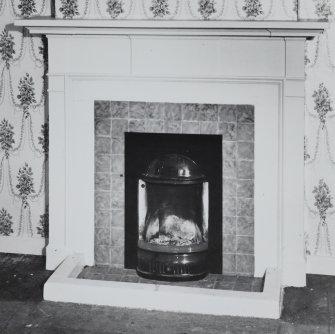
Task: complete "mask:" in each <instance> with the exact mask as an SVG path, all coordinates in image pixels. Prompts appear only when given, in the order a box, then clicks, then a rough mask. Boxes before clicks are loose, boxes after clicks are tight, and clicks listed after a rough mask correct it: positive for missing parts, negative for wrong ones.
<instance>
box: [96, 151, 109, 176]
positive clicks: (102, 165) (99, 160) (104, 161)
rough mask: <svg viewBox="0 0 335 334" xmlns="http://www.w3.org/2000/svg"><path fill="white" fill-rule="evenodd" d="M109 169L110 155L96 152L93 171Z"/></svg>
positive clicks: (107, 170) (106, 170)
mask: <svg viewBox="0 0 335 334" xmlns="http://www.w3.org/2000/svg"><path fill="white" fill-rule="evenodd" d="M110 170H111V156H110V154H96V155H95V172H97V173H101V172H102V173H103V172H105V173H106V172H109V171H110Z"/></svg>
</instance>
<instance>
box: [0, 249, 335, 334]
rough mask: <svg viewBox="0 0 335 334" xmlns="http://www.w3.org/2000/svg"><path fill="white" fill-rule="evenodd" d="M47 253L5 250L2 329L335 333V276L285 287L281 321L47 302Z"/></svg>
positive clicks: (0, 265)
mask: <svg viewBox="0 0 335 334" xmlns="http://www.w3.org/2000/svg"><path fill="white" fill-rule="evenodd" d="M43 268H44V258H43V257H38V256H23V255H9V254H0V333H1V334H7V333H13V334H14V333H15V334H20V333H46V334H54V333H59V334H67V333H90V334H93V333H98V334H100V333H101V334H104V333H112V334H122V333H134V334H142V333H143V334H157V333H160V334H174V333H175V334H193V333H195V334H212V333H213V334H249V333H250V334H272V333H275V334H291V333H299V334H312V333H313V334H323V333H327V334H335V277H330V276H318V275H309V276H308V286H307V287H306V288H287V289H285V298H284V310H283V313H282V318H281V319H280V320H266V319H252V318H237V317H218V316H199V315H192V314H178V313H168V312H156V311H144V310H132V309H121V308H113V307H102V306H89V305H78V304H63V303H52V302H46V301H43V300H42V299H43V298H42V286H43V283H44V282H45V281H46V280H47V278H48V277H49V276H50V275H51V272H50V271H46V270H44V269H43Z"/></svg>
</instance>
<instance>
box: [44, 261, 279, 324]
mask: <svg viewBox="0 0 335 334" xmlns="http://www.w3.org/2000/svg"><path fill="white" fill-rule="evenodd" d="M83 263H84V262H83V256H81V255H73V256H69V257H68V258H67V259H66V260H65V261H64V262H63V263H62V264H61V265H60V266H59V267H58V268H57V269H56V271H55V272H54V274H53V275H52V276H51V277H50V278H49V280H48V281H47V282H46V283H45V285H44V299H45V300H49V301H54V302H72V303H83V304H93V305H108V306H116V307H129V308H142V309H148V310H158V311H169V312H182V313H197V314H211V315H232V316H244V317H261V318H272V319H278V318H279V317H280V312H281V304H282V298H281V297H282V289H281V284H280V272H279V271H278V270H276V269H268V270H267V273H266V277H265V284H264V290H263V292H242V291H230V290H229V291H228V290H214V289H201V288H192V287H180V286H167V285H159V284H143V283H128V282H111V281H98V280H87V279H78V278H77V276H78V274H79V273H80V272H81V270H82V268H83Z"/></svg>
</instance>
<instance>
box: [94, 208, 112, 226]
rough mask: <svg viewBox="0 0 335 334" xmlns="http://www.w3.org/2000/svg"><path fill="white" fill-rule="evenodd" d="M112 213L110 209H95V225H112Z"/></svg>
mask: <svg viewBox="0 0 335 334" xmlns="http://www.w3.org/2000/svg"><path fill="white" fill-rule="evenodd" d="M111 220H112V215H111V212H110V211H98V210H96V211H95V219H94V221H95V227H96V228H109V227H110V225H111Z"/></svg>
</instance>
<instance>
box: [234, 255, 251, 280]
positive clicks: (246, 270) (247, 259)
mask: <svg viewBox="0 0 335 334" xmlns="http://www.w3.org/2000/svg"><path fill="white" fill-rule="evenodd" d="M254 260H255V259H254V256H253V255H239V254H237V255H236V272H237V273H239V274H242V275H253V274H254Z"/></svg>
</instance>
